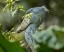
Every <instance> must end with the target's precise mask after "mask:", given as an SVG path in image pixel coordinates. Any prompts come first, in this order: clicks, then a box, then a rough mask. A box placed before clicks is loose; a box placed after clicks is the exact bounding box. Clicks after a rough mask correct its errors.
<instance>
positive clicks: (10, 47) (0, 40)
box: [0, 25, 24, 52]
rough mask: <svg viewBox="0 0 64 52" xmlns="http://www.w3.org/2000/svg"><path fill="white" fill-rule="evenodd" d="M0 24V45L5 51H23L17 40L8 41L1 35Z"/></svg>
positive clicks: (0, 27) (0, 28)
mask: <svg viewBox="0 0 64 52" xmlns="http://www.w3.org/2000/svg"><path fill="white" fill-rule="evenodd" d="M1 30H2V26H1V25H0V45H1V46H2V47H3V48H4V49H5V50H6V51H7V52H24V50H23V48H22V47H21V46H20V44H19V42H13V43H11V42H9V41H7V40H6V39H5V38H4V37H3V35H2V32H1Z"/></svg>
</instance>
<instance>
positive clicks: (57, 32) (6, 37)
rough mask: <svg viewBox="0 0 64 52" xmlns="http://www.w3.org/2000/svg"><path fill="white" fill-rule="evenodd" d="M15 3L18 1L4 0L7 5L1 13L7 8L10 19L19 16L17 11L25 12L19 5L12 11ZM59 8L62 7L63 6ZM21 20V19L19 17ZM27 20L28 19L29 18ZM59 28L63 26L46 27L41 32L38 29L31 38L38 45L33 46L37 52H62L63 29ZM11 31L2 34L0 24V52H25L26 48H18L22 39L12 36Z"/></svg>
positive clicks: (63, 49)
mask: <svg viewBox="0 0 64 52" xmlns="http://www.w3.org/2000/svg"><path fill="white" fill-rule="evenodd" d="M17 1H18V0H6V1H5V2H6V3H7V5H6V6H5V7H4V9H3V12H5V10H6V8H8V9H9V11H10V12H11V14H12V17H14V16H15V15H17V14H18V16H21V15H19V11H21V12H25V10H24V7H23V6H21V5H18V6H17V7H16V9H15V10H14V5H15V3H16V2H17ZM51 2H52V1H51ZM50 4H51V3H50ZM59 5H60V4H59ZM61 7H63V5H62V6H61ZM52 8H53V7H52ZM62 9H64V8H62ZM55 10H56V9H55ZM55 10H54V12H55ZM53 15H54V13H52V16H53ZM48 16H50V15H48ZM58 16H59V15H58ZM60 16H61V14H60ZM21 18H23V17H22V16H21ZM28 18H29V19H30V16H29V17H28ZM59 19H60V18H59ZM60 21H61V19H60ZM62 21H63V20H62ZM61 26H63V24H60V26H59V25H52V26H46V27H45V28H46V29H43V30H41V29H42V28H41V27H40V28H39V29H38V31H37V32H35V34H34V36H33V38H34V40H35V41H36V42H37V43H38V45H36V46H35V49H36V50H37V52H64V27H61ZM43 28H44V27H43ZM13 30H14V28H12V29H11V30H9V31H5V32H2V24H0V52H25V49H26V47H25V49H24V48H23V46H20V45H21V44H20V40H21V39H22V37H20V36H19V37H20V38H19V37H18V38H17V37H16V36H17V35H14V36H12V34H13V33H12V32H13ZM11 40H12V41H11ZM23 44H24V43H23ZM26 50H27V49H26ZM27 51H28V50H27ZM28 52H29V51H28Z"/></svg>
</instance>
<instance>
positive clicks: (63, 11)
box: [0, 0, 64, 52]
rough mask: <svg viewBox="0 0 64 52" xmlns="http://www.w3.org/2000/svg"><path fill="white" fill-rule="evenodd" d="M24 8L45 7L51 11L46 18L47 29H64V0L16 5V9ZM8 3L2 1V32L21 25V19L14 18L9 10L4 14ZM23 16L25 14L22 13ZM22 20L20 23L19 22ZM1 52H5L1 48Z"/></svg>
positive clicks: (22, 0)
mask: <svg viewBox="0 0 64 52" xmlns="http://www.w3.org/2000/svg"><path fill="white" fill-rule="evenodd" d="M19 4H20V5H22V6H24V9H25V10H28V9H29V8H33V7H39V6H43V5H45V6H46V7H47V8H48V9H49V11H50V12H49V13H48V14H47V16H46V19H45V21H44V25H45V27H46V28H47V27H49V26H50V25H55V24H57V25H59V26H62V27H64V0H20V1H18V2H16V3H15V5H14V9H16V7H17V6H18V5H19ZM5 5H6V3H5V2H4V0H0V23H2V25H3V27H2V31H6V30H10V29H11V28H13V27H14V28H15V29H16V28H17V27H18V26H19V24H20V23H21V21H22V19H21V17H17V16H15V17H12V16H11V13H10V11H9V10H8V9H6V11H5V12H2V9H3V8H4V7H5ZM20 14H21V16H23V15H24V14H25V13H23V12H22V13H20ZM19 20H20V22H19ZM0 52H4V51H3V50H2V48H1V47H0Z"/></svg>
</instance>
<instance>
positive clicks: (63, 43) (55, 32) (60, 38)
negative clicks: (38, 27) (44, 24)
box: [33, 25, 64, 50]
mask: <svg viewBox="0 0 64 52" xmlns="http://www.w3.org/2000/svg"><path fill="white" fill-rule="evenodd" d="M33 37H34V39H35V40H36V41H37V42H38V43H43V44H44V45H47V46H48V47H50V48H53V49H56V50H59V49H61V48H63V47H64V28H61V27H59V26H57V25H55V26H50V27H48V28H47V29H46V30H42V31H40V32H37V33H35V34H34V36H33Z"/></svg>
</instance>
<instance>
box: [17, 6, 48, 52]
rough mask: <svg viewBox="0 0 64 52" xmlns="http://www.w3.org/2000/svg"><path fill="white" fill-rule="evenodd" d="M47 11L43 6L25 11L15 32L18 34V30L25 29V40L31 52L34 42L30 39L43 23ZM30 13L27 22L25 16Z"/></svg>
mask: <svg viewBox="0 0 64 52" xmlns="http://www.w3.org/2000/svg"><path fill="white" fill-rule="evenodd" d="M48 11H49V10H48V9H47V8H46V7H45V6H41V7H35V8H31V9H29V10H27V11H26V14H25V16H24V17H25V18H24V20H23V22H22V23H21V25H20V26H19V28H18V30H17V32H18V31H20V30H24V29H25V39H26V41H27V43H28V45H29V46H30V48H31V50H32V52H34V46H35V45H36V42H35V41H34V39H33V38H32V35H33V34H34V33H35V32H36V30H37V29H38V27H39V25H40V24H41V23H42V22H43V21H44V19H45V16H46V13H47V12H48ZM30 13H32V14H31V15H30V19H29V20H28V18H27V17H26V15H27V14H30ZM26 22H27V25H26V26H25V25H24V24H26ZM24 26H25V27H24ZM22 27H24V28H22Z"/></svg>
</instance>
